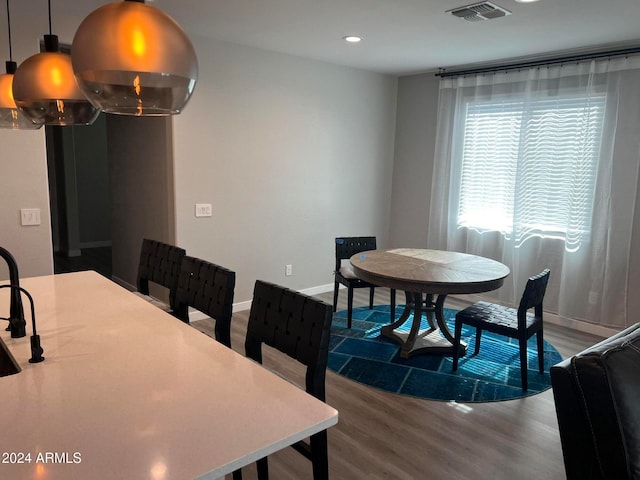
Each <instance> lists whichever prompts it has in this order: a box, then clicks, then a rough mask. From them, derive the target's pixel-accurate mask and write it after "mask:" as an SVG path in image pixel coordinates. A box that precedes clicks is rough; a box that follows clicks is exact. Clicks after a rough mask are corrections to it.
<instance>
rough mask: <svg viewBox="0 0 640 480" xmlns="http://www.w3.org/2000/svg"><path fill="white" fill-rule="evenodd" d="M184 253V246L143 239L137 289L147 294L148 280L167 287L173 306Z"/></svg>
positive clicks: (170, 304)
mask: <svg viewBox="0 0 640 480" xmlns="http://www.w3.org/2000/svg"><path fill="white" fill-rule="evenodd" d="M186 253H187V252H186V251H185V249H184V248H180V247H176V246H175V245H169V244H167V243H163V242H158V241H156V240H150V239H147V238H145V239H143V240H142V248H141V249H140V263H139V264H138V279H137V287H138V291H139V292H140V293H143V294H144V295H149V282H153V283H156V284H158V285H161V286H163V287H165V288H167V289H169V306H170V307H171V308H175V295H176V289H177V287H178V275H179V273H180V265H181V263H182V259H183V258H184V256H185V255H186Z"/></svg>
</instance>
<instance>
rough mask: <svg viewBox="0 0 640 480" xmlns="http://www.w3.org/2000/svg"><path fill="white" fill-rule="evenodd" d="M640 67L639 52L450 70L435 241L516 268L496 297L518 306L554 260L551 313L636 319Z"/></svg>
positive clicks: (611, 321) (437, 167)
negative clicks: (632, 274) (632, 288)
mask: <svg viewBox="0 0 640 480" xmlns="http://www.w3.org/2000/svg"><path fill="white" fill-rule="evenodd" d="M639 68H640V58H638V57H629V58H620V59H606V60H591V61H586V62H582V63H572V64H562V65H554V66H544V67H537V68H531V69H526V70H519V71H513V70H512V71H503V72H493V73H488V74H480V75H473V76H461V77H450V78H443V79H442V80H441V85H440V98H439V105H438V125H437V138H436V152H435V159H434V175H433V185H432V189H431V203H430V223H429V231H428V237H427V238H428V246H429V248H438V249H447V250H454V251H460V252H467V253H472V254H476V255H482V256H485V257H490V258H494V259H496V260H499V261H501V262H503V263H504V264H506V265H507V266H509V268H510V269H511V275H510V277H509V278H508V279H507V281H505V285H504V286H503V287H502V288H501V289H500V290H498V291H496V292H492V293H491V294H489V296H491V297H493V298H494V299H495V300H497V301H499V302H501V303H505V304H511V305H516V304H517V302H518V301H519V298H520V295H521V294H522V290H523V288H524V284H525V282H526V279H527V278H528V277H529V276H531V275H533V274H536V273H538V272H540V271H542V270H543V269H544V268H550V269H551V278H550V284H549V287H548V289H547V294H546V297H545V310H547V311H550V312H553V313H556V314H557V315H559V316H560V317H562V318H566V319H571V320H580V321H585V322H589V323H593V324H599V325H603V326H608V327H614V328H620V327H624V326H626V325H627V323H628V320H627V295H628V293H629V292H628V273H629V256H630V245H631V236H632V229H633V217H634V208H635V204H636V189H637V180H638V167H639V156H640V155H639V148H640V119H639V115H638V113H637V112H638V111H640V94H638V93H636V92H637V91H638V90H640V70H638V69H639ZM505 192H507V193H505ZM509 192H510V193H509Z"/></svg>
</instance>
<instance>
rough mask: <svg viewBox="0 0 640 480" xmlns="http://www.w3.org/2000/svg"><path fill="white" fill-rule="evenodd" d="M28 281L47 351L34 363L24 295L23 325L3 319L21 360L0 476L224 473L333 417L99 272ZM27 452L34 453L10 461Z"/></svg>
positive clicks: (11, 386) (4, 406)
mask: <svg viewBox="0 0 640 480" xmlns="http://www.w3.org/2000/svg"><path fill="white" fill-rule="evenodd" d="M20 285H21V286H22V287H23V288H25V289H27V290H28V291H29V293H31V295H32V296H33V298H34V302H35V310H36V322H37V328H38V334H39V335H40V337H41V341H42V347H43V348H44V357H45V359H46V360H45V361H44V362H43V363H39V364H30V363H28V359H29V358H30V348H29V336H30V335H31V321H30V319H31V317H30V312H29V302H28V301H27V300H26V298H25V300H24V305H25V317H26V318H27V337H24V338H20V339H12V338H10V335H9V332H5V331H4V328H5V327H6V322H2V324H0V325H3V327H2V331H1V332H0V337H2V339H3V340H4V342H5V343H6V344H7V346H8V347H9V349H10V351H11V352H12V354H13V355H14V357H15V358H16V360H17V361H18V363H19V364H20V367H21V368H22V372H20V373H18V374H16V375H11V376H7V377H2V378H0V392H1V397H0V405H1V407H0V455H2V457H0V478H2V479H5V478H6V479H11V480H19V479H27V478H28V479H43V480H45V479H47V480H48V479H64V480H72V479H83V480H92V479H100V480H102V479H111V478H113V479H116V478H117V479H136V480H137V479H152V480H163V479H171V480H176V479H192V478H218V477H222V476H223V475H225V474H227V473H230V472H232V471H234V470H235V469H236V468H238V467H240V466H243V465H247V464H250V463H252V462H253V461H255V460H257V459H258V458H261V457H263V456H265V455H268V454H270V453H273V452H274V451H277V450H279V449H281V448H284V447H285V446H287V445H290V444H291V443H294V442H296V441H298V440H300V439H302V438H305V437H307V436H309V435H310V434H311V433H316V432H318V431H321V430H323V429H325V428H328V427H330V426H332V425H335V424H336V423H337V420H338V412H337V411H336V410H335V409H333V408H332V407H330V406H328V405H326V404H324V403H322V402H320V401H319V400H317V399H315V398H313V397H312V396H310V395H307V394H306V393H305V392H304V391H302V390H300V389H299V388H297V387H295V386H293V385H291V384H290V383H288V382H286V381H285V380H283V379H282V378H280V377H278V376H277V375H274V374H273V373H271V372H269V371H268V370H266V369H264V368H262V367H261V366H259V365H257V364H256V363H254V362H253V361H251V360H249V359H247V358H245V357H243V356H241V355H239V354H237V353H235V352H233V351H232V350H230V349H228V348H226V347H224V346H223V345H221V344H219V343H218V342H216V341H214V340H212V339H211V338H209V337H207V336H206V335H203V334H202V333H200V332H198V331H196V330H195V329H193V328H192V327H190V326H188V325H186V324H183V323H182V322H180V321H178V320H177V319H175V318H174V317H172V316H170V315H168V314H166V313H164V312H162V311H161V310H159V309H158V308H156V307H154V306H152V305H150V304H149V303H148V302H146V301H144V300H143V299H140V298H138V297H137V296H135V295H133V294H131V293H130V292H128V291H126V290H125V289H123V288H122V287H120V286H118V285H116V284H115V283H113V282H110V281H109V280H107V279H105V278H104V277H101V276H100V275H98V274H97V273H95V272H80V273H72V274H64V275H55V276H46V277H36V278H28V279H21V280H20ZM8 290H9V289H3V290H0V292H2V294H0V316H3V317H6V316H7V315H8V312H9V296H8V293H7V294H6V295H5V294H4V293H5V292H8ZM12 453H13V454H16V455H10V454H12ZM20 454H25V455H26V454H30V456H31V463H23V464H15V463H3V462H7V461H9V462H11V461H14V460H17V457H19V456H20ZM47 454H49V455H48V459H49V460H52V459H53V462H51V461H47V462H46V460H47ZM55 454H57V458H56V457H55ZM78 460H79V461H78ZM74 462H75V463H74Z"/></svg>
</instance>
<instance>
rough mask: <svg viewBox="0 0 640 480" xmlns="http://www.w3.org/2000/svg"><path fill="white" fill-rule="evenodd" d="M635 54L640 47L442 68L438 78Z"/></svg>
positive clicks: (639, 50) (437, 74) (638, 51)
mask: <svg viewBox="0 0 640 480" xmlns="http://www.w3.org/2000/svg"><path fill="white" fill-rule="evenodd" d="M635 53H640V46H639V47H630V48H622V49H618V50H608V51H603V52H594V53H585V54H582V55H570V56H566V57H557V58H550V59H547V60H535V61H528V62H521V63H510V64H505V65H494V66H490V67H489V66H487V67H478V68H469V69H463V70H454V71H451V72H447V71H446V69H445V68H440V69H439V70H438V73H436V74H435V75H436V77H443V78H444V77H460V76H463V75H473V74H477V73H490V72H502V71H507V70H517V69H519V68H531V67H540V66H545V65H554V64H558V63H569V62H579V61H583V60H591V59H594V58H603V57H618V56H623V55H632V54H635Z"/></svg>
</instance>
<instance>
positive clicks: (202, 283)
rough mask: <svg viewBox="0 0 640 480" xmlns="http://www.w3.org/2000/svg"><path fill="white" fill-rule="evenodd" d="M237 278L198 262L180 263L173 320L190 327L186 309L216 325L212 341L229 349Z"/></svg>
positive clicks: (214, 265) (218, 267)
mask: <svg viewBox="0 0 640 480" xmlns="http://www.w3.org/2000/svg"><path fill="white" fill-rule="evenodd" d="M235 285H236V274H235V272H232V271H231V270H229V269H227V268H225V267H221V266H220V265H216V264H214V263H211V262H207V261H206V260H202V259H200V258H195V257H190V256H188V255H187V256H185V257H184V258H183V259H182V264H181V267H180V275H179V276H178V287H177V290H176V308H175V316H176V317H178V318H179V319H180V320H182V321H183V322H185V323H189V307H192V308H195V309H196V310H198V311H200V312H202V313H204V314H205V315H208V316H209V317H211V318H213V319H214V320H215V321H216V324H215V337H216V340H218V341H219V342H220V343H222V344H224V345H226V346H227V347H229V348H231V315H232V313H233V294H234V289H235Z"/></svg>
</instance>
